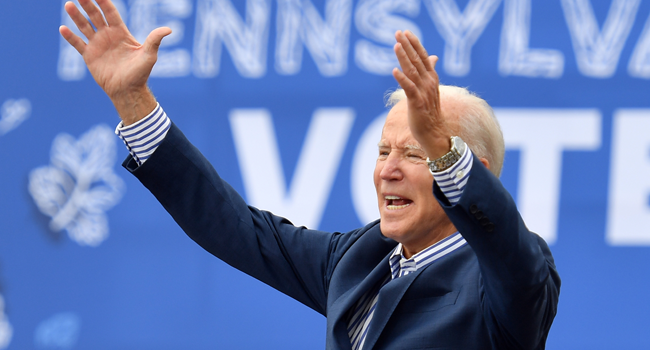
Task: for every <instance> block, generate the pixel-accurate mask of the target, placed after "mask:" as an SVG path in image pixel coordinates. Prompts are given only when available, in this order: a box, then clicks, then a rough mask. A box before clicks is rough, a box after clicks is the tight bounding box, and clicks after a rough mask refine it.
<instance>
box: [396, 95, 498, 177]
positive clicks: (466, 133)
mask: <svg viewBox="0 0 650 350" xmlns="http://www.w3.org/2000/svg"><path fill="white" fill-rule="evenodd" d="M439 91H440V99H441V100H442V99H444V98H446V99H451V100H455V101H456V102H460V103H461V104H462V106H463V108H464V112H463V113H462V115H459V116H458V119H457V127H458V129H459V130H456V132H457V133H458V136H460V138H462V139H463V141H465V143H467V145H468V146H469V148H470V149H471V150H472V152H473V153H474V155H475V156H477V157H479V158H485V159H487V160H488V162H489V163H490V171H491V172H492V173H493V174H494V175H496V176H497V177H498V176H499V175H500V174H501V168H502V167H503V157H504V154H505V144H504V141H503V133H502V132H501V127H500V126H499V121H498V120H497V118H496V116H495V115H494V111H493V110H492V107H490V105H489V104H488V103H487V102H485V100H483V99H482V98H480V97H478V95H476V94H474V93H472V92H470V91H469V90H467V89H466V88H462V87H458V86H451V85H442V84H441V85H440V87H439ZM404 99H406V93H404V90H402V89H397V90H396V91H394V92H392V93H390V94H389V95H388V96H387V99H386V106H387V107H392V106H394V105H396V104H397V103H398V102H400V101H402V100H404ZM451 127H452V128H453V127H454V126H453V125H451Z"/></svg>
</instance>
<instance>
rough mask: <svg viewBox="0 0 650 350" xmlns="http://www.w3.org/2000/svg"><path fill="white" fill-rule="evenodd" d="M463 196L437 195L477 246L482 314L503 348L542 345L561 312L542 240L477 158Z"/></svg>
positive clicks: (548, 254) (554, 272) (436, 192)
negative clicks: (452, 199) (454, 198)
mask: <svg viewBox="0 0 650 350" xmlns="http://www.w3.org/2000/svg"><path fill="white" fill-rule="evenodd" d="M473 162H474V163H473V165H472V172H471V175H470V176H469V179H468V181H467V185H466V187H465V189H464V191H463V194H462V196H461V197H460V200H459V201H458V202H457V203H456V204H454V205H452V204H450V203H449V201H448V200H447V198H446V197H445V195H444V194H443V193H442V191H441V190H440V188H439V187H438V186H437V185H435V186H434V195H435V196H436V198H437V199H438V201H439V202H440V205H441V206H442V207H443V209H444V210H445V212H446V213H447V215H448V216H449V218H450V219H451V221H452V222H453V223H454V225H455V226H456V228H457V229H458V231H459V232H460V233H461V234H462V235H463V237H464V238H465V239H466V240H467V242H468V243H469V245H470V246H471V247H472V249H473V250H474V252H475V254H476V256H477V258H478V261H479V265H480V269H481V278H482V281H481V283H480V284H479V285H480V286H481V288H482V290H481V291H480V295H481V297H482V300H481V306H482V312H483V313H484V317H485V319H486V322H487V325H488V328H489V331H490V335H491V337H492V341H493V343H494V344H495V345H496V346H497V348H499V349H511V348H513V349H543V348H544V344H545V342H546V337H547V336H548V332H549V329H550V327H551V323H552V322H553V318H554V317H555V314H556V312H557V303H558V297H559V291H560V278H559V275H558V273H557V270H556V268H555V263H554V261H553V256H552V255H551V252H550V250H549V248H548V246H547V245H546V243H545V242H544V240H543V239H542V238H540V237H539V236H538V235H537V234H535V233H533V232H531V231H529V230H528V228H527V227H526V225H525V224H524V222H523V220H522V218H521V216H520V215H519V212H518V211H517V207H516V205H515V202H514V200H513V199H512V197H511V196H510V194H509V193H508V192H507V191H506V190H505V188H503V185H502V184H501V182H500V181H499V179H497V178H496V177H495V176H494V175H493V174H492V173H490V172H489V171H488V170H487V169H486V168H485V167H484V166H483V164H481V162H480V161H479V160H478V158H477V157H474V160H473Z"/></svg>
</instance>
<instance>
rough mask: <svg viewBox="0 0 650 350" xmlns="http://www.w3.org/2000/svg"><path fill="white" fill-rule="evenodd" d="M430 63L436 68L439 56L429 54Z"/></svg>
mask: <svg viewBox="0 0 650 350" xmlns="http://www.w3.org/2000/svg"><path fill="white" fill-rule="evenodd" d="M429 63H431V67H433V69H435V68H436V63H438V56H436V55H431V56H429Z"/></svg>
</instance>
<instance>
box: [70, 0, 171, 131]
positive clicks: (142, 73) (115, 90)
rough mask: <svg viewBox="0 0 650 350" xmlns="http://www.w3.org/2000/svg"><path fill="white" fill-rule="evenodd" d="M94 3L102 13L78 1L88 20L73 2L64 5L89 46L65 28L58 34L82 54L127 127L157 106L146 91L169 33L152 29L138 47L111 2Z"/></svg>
mask: <svg viewBox="0 0 650 350" xmlns="http://www.w3.org/2000/svg"><path fill="white" fill-rule="evenodd" d="M96 1H97V4H98V5H99V7H100V8H101V12H100V10H99V9H98V8H97V6H95V4H94V3H93V2H92V0H79V4H80V5H81V7H83V9H84V10H85V11H86V13H87V14H88V16H89V17H90V21H89V20H88V19H86V17H84V15H83V14H82V13H81V12H80V11H79V9H78V8H77V7H76V6H75V4H74V3H72V2H70V1H68V2H67V3H66V4H65V11H66V12H67V13H68V15H69V16H70V18H71V19H72V20H73V21H74V23H75V24H76V25H77V28H79V30H80V31H81V33H83V34H84V36H86V38H87V39H88V43H85V42H84V41H83V39H81V38H80V37H79V36H77V35H75V34H74V33H73V32H72V31H71V30H70V28H68V27H66V26H61V27H60V28H59V32H60V33H61V35H62V36H63V38H65V40H67V41H68V43H70V45H72V46H73V47H74V48H75V49H76V50H77V51H78V52H79V53H80V54H81V56H82V57H83V59H84V61H85V62H86V65H87V66H88V70H89V71H90V73H91V74H92V76H93V77H94V78H95V81H96V82H97V84H99V86H100V87H101V88H102V89H103V90H104V92H106V94H107V95H108V97H109V98H110V99H111V100H112V101H113V104H115V107H116V108H117V111H118V113H119V114H120V117H121V118H122V119H123V121H124V123H125V124H126V125H128V124H131V123H134V122H136V121H137V120H139V119H141V118H143V117H144V116H146V115H147V114H149V113H150V112H151V111H152V110H153V109H154V108H155V106H156V100H155V98H154V97H153V95H152V94H151V92H150V91H149V89H148V88H147V80H148V79H149V75H150V74H151V70H152V69H153V66H154V64H155V63H156V60H157V59H158V48H159V47H160V42H161V41H162V39H163V38H164V37H165V36H167V35H169V34H171V32H172V31H171V29H170V28H168V27H161V28H157V29H154V30H153V31H152V32H151V33H150V34H149V36H148V37H147V39H146V40H145V42H144V44H143V45H141V44H140V43H138V42H137V40H135V38H134V37H133V35H131V33H130V32H129V30H128V28H127V27H126V25H125V24H124V22H123V21H122V18H121V17H120V14H119V12H118V11H117V9H116V8H115V5H113V3H112V2H111V1H110V0H96ZM102 12H103V13H104V16H105V18H106V20H104V16H102ZM93 26H94V27H95V28H97V29H96V30H95V29H94V28H93Z"/></svg>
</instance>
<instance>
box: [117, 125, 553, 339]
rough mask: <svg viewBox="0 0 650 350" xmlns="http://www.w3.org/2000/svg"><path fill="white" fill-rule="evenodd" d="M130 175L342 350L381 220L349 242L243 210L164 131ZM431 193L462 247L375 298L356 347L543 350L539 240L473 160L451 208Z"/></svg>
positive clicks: (547, 257)
mask: <svg viewBox="0 0 650 350" xmlns="http://www.w3.org/2000/svg"><path fill="white" fill-rule="evenodd" d="M124 166H125V167H126V168H127V169H129V171H131V172H132V173H133V174H134V175H135V176H136V177H137V178H138V179H139V180H140V181H141V182H142V183H143V184H144V185H145V186H146V187H147V188H148V189H149V190H150V191H151V192H152V193H153V194H154V195H155V196H156V198H157V199H158V200H159V201H160V203H161V204H162V205H163V206H164V207H165V209H166V210H167V211H168V212H169V213H170V214H171V215H172V216H173V218H174V219H175V220H176V222H177V223H178V224H179V225H180V226H181V228H182V229H183V230H184V231H185V232H186V233H187V234H188V235H189V236H190V237H191V238H192V239H193V240H194V241H196V242H197V243H198V244H200V245H201V246H202V247H203V248H204V249H205V250H207V251H208V252H210V253H212V254H214V255H215V256H217V257H218V258H220V259H222V260H223V261H225V262H226V263H228V264H230V265H232V266H234V267H235V268H237V269H239V270H241V271H243V272H245V273H247V274H249V275H251V276H253V277H255V278H257V279H259V280H261V281H263V282H264V283H267V284H269V285H270V286H272V287H273V288H276V289H278V290H279V291H281V292H283V293H286V294H287V295H289V296H291V297H293V298H295V299H296V300H298V301H300V302H301V303H303V304H305V305H307V306H309V307H310V308H312V309H314V310H315V311H317V312H319V313H321V314H323V315H325V316H326V317H327V337H326V343H327V349H350V348H351V345H350V339H349V338H348V335H347V315H348V312H349V310H350V308H351V307H352V306H353V305H354V304H355V302H357V301H358V300H359V298H360V297H361V296H362V295H363V293H364V292H366V291H367V290H368V289H369V288H371V287H372V286H373V285H375V284H376V283H377V281H378V280H379V279H381V278H383V277H385V276H386V275H387V274H388V273H389V265H388V256H389V254H390V252H391V251H392V250H393V249H394V248H395V246H396V245H397V243H396V242H395V241H393V240H391V239H389V238H386V237H384V236H383V235H382V233H381V231H380V228H379V222H378V221H376V222H373V223H371V224H369V225H367V226H365V227H363V228H360V229H357V230H354V231H351V232H347V233H330V232H323V231H318V230H309V229H306V228H304V227H295V226H293V225H292V224H291V222H289V221H288V220H287V219H285V218H282V217H278V216H275V215H273V214H271V213H269V212H266V211H261V210H258V209H256V208H254V207H250V206H248V205H246V203H245V202H244V200H243V199H242V198H241V196H239V194H237V192H236V191H235V190H234V189H233V188H232V187H231V186H230V185H228V184H227V183H226V182H225V181H223V180H222V179H221V178H220V177H219V175H218V174H217V172H216V171H215V170H214V168H213V167H212V166H211V164H210V163H209V162H208V161H207V160H206V159H205V158H204V157H203V155H201V153H200V152H199V151H198V150H197V149H196V148H195V147H194V146H193V145H191V144H190V143H189V141H187V139H186V138H185V136H183V134H182V133H181V132H180V130H179V129H178V128H177V127H176V126H174V125H172V127H171V129H170V131H169V133H168V134H167V136H166V138H165V140H164V141H163V142H162V143H161V145H160V146H159V148H158V149H157V150H156V152H155V153H154V154H153V155H152V156H151V158H149V160H147V162H145V164H143V165H142V166H140V167H138V166H137V164H136V163H135V161H134V160H133V159H131V158H127V160H126V161H125V162H124ZM434 187H435V189H434V192H435V193H434V195H435V196H436V197H437V198H438V201H439V202H440V204H441V205H442V207H443V208H444V210H445V212H446V213H447V215H448V216H449V218H450V219H451V220H452V222H453V223H454V225H455V226H456V228H457V229H458V230H459V231H460V232H461V234H462V235H463V237H464V238H465V239H466V240H467V242H468V243H469V244H468V245H465V246H464V247H462V248H460V249H458V250H456V251H454V252H452V253H451V254H449V255H447V256H445V257H443V258H441V259H440V260H437V261H435V262H434V263H432V264H430V265H429V266H427V267H426V268H424V269H420V270H418V271H417V272H416V273H412V274H409V275H407V276H404V277H401V278H398V279H396V280H393V281H390V282H389V283H388V284H386V285H385V286H384V287H383V288H382V289H381V291H380V293H379V299H378V302H377V307H376V311H375V314H374V317H373V320H372V322H371V324H370V329H369V331H368V335H367V338H366V342H365V346H364V349H543V348H544V347H545V342H546V337H547V335H548V331H549V329H550V326H551V323H552V321H553V318H554V317H555V314H556V308H557V302H558V296H559V288H560V278H559V276H558V274H557V271H556V269H555V265H554V262H553V257H552V255H551V252H550V250H549V248H548V246H547V245H546V243H545V242H544V241H543V240H542V239H541V238H540V237H538V236H537V235H536V234H534V233H532V232H530V231H529V230H528V229H527V228H526V226H525V225H524V222H523V221H522V219H521V217H520V216H519V213H518V211H517V208H516V206H515V203H514V201H513V200H512V198H511V197H510V195H509V194H508V193H507V192H506V190H505V189H504V188H503V186H502V185H501V183H500V181H499V180H498V179H497V178H496V177H494V176H493V175H492V174H491V173H490V172H489V171H487V170H486V169H485V167H484V166H483V165H482V164H481V163H480V162H479V161H478V160H476V157H475V164H473V167H472V173H471V176H470V179H469V181H468V183H467V187H466V188H465V191H464V194H463V196H462V197H461V199H460V202H459V203H458V204H456V205H453V206H451V205H449V203H448V202H447V200H446V198H445V196H444V194H442V193H441V192H440V190H439V189H438V188H437V186H434Z"/></svg>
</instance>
